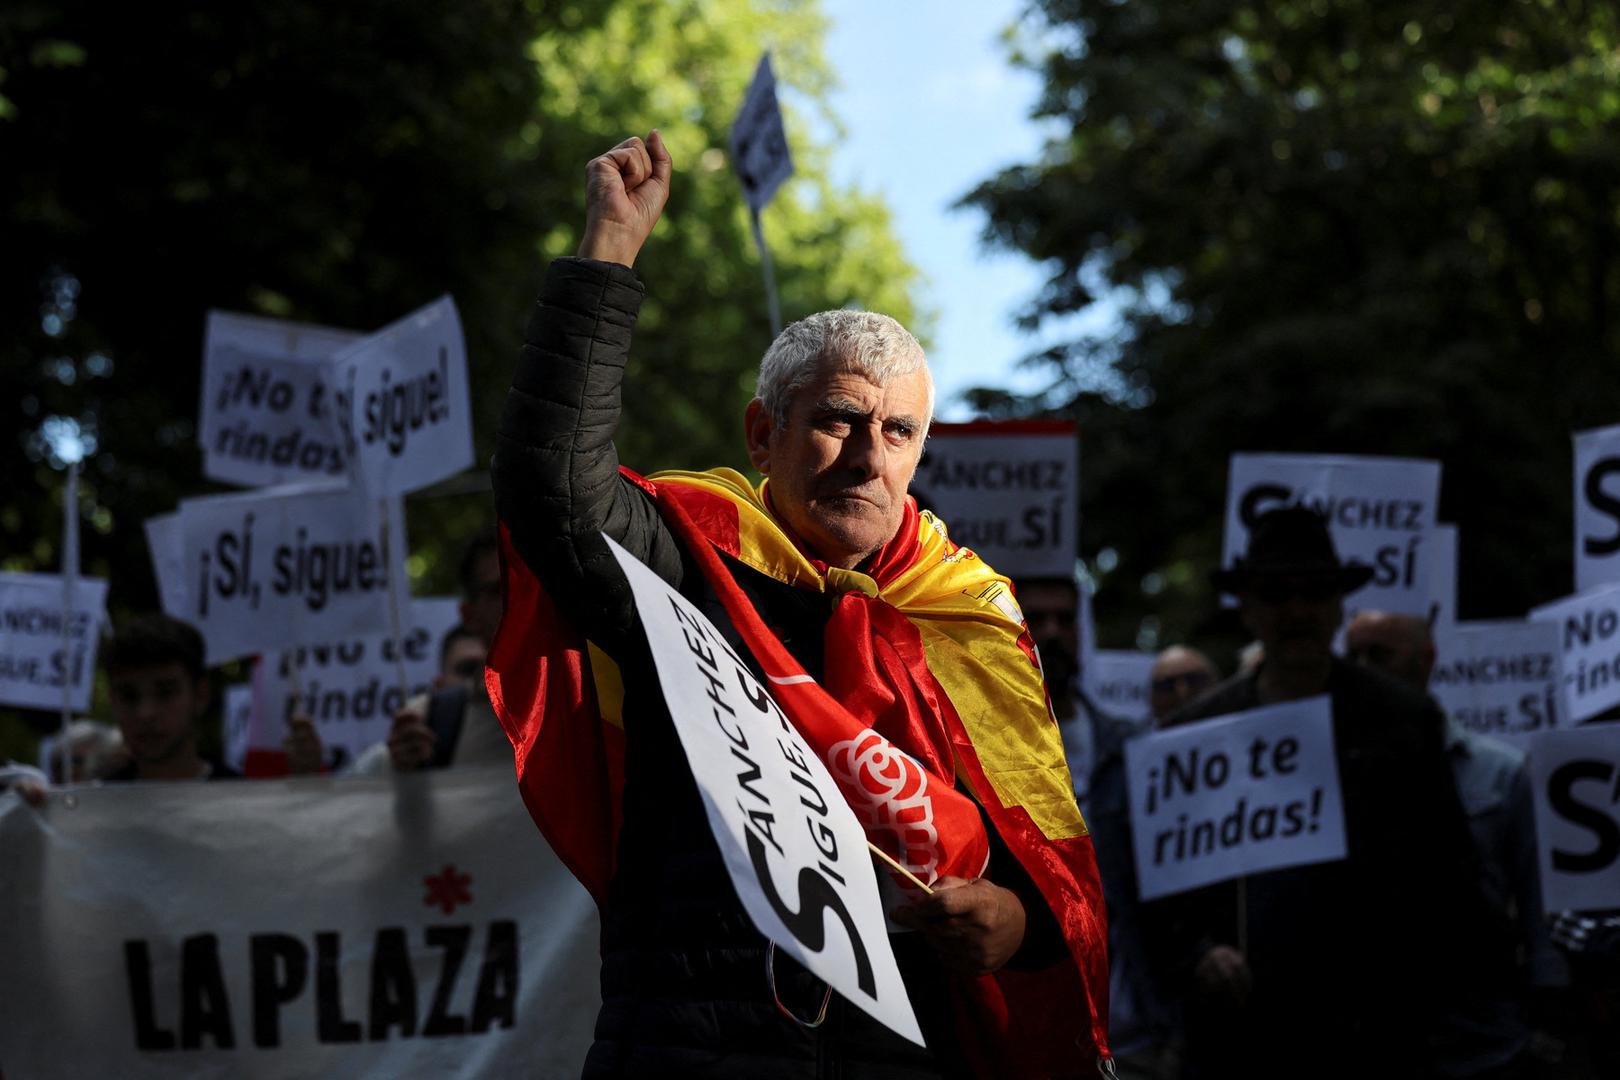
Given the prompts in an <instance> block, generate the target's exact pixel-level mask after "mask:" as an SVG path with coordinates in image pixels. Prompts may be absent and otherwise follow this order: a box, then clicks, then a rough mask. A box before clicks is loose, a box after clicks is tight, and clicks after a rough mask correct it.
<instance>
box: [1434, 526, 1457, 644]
mask: <svg viewBox="0 0 1620 1080" xmlns="http://www.w3.org/2000/svg"><path fill="white" fill-rule="evenodd" d="M1429 597H1430V601H1431V602H1430V604H1429V625H1430V626H1431V627H1433V628H1434V630H1435V631H1436V632H1442V631H1444V630H1445V628H1446V627H1448V626H1452V625H1454V624H1455V623H1456V621H1457V526H1455V525H1444V524H1441V525H1436V526H1435V527H1434V541H1433V543H1432V544H1431V546H1430V548H1429Z"/></svg>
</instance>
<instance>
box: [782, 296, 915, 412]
mask: <svg viewBox="0 0 1620 1080" xmlns="http://www.w3.org/2000/svg"><path fill="white" fill-rule="evenodd" d="M822 370H828V371H843V372H850V373H852V374H855V375H860V376H862V377H863V378H867V379H870V380H872V381H873V382H874V383H876V384H877V385H879V386H887V385H888V384H889V383H890V382H892V381H894V380H895V379H896V378H899V377H900V376H902V375H910V374H911V373H912V372H914V371H921V372H922V373H923V375H924V376H925V377H926V378H927V380H928V415H927V416H925V417H923V425H924V428H923V434H925V435H926V434H927V425H928V424H929V423H930V422H931V421H932V420H933V417H934V377H933V376H932V375H931V374H929V371H928V358H927V357H925V356H924V355H923V349H922V346H921V345H919V344H917V339H916V338H914V337H912V336H911V331H909V330H907V329H906V328H905V327H904V326H901V325H900V324H899V323H898V322H896V321H895V320H894V319H891V318H890V317H889V316H887V315H879V314H878V313H877V312H875V311H848V310H840V311H822V312H818V313H817V314H815V315H810V316H807V317H805V318H803V319H800V320H799V321H798V322H796V323H793V324H792V325H790V326H789V327H788V328H787V329H786V330H783V331H782V332H781V334H779V335H777V338H776V340H775V341H773V342H771V347H770V348H769V349H766V350H765V357H764V359H762V360H761V361H760V362H759V386H758V388H757V389H756V390H755V391H754V396H756V397H757V398H759V400H760V401H761V402H763V403H764V405H765V409H766V411H768V412H769V413H770V415H771V418H772V419H773V420H775V421H776V423H777V424H778V425H782V424H786V423H787V411H788V403H789V402H790V401H792V400H793V395H794V394H795V393H797V392H798V391H799V390H800V389H801V388H802V387H804V386H805V385H806V384H807V383H809V382H810V380H811V379H813V378H815V377H816V375H817V374H818V373H819V372H820V371H822Z"/></svg>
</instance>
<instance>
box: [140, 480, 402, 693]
mask: <svg viewBox="0 0 1620 1080" xmlns="http://www.w3.org/2000/svg"><path fill="white" fill-rule="evenodd" d="M387 505H388V509H389V515H390V519H391V521H390V524H389V526H388V532H389V537H388V540H389V542H388V543H387V544H384V543H383V536H382V532H383V515H382V512H381V508H380V506H379V503H378V500H376V499H367V498H364V497H362V496H360V495H359V494H358V493H356V492H353V491H351V490H349V489H348V488H343V487H331V486H315V485H301V486H288V487H284V488H264V489H261V490H259V491H254V492H247V493H243V494H240V495H212V496H208V497H206V498H201V499H186V500H183V501H182V502H181V503H180V525H179V530H178V531H179V533H180V578H179V580H180V585H179V586H178V587H176V588H175V589H174V590H173V591H176V592H178V593H179V594H180V595H179V597H178V599H180V600H182V601H183V603H182V604H181V606H180V608H179V609H178V610H175V609H172V608H169V607H168V606H167V605H168V603H169V602H170V600H171V599H175V597H171V596H170V595H169V591H170V590H164V604H165V610H167V611H168V612H169V614H170V615H173V616H175V617H176V618H179V619H183V620H185V621H186V622H189V623H191V624H192V625H193V626H195V627H196V628H197V629H198V630H200V631H201V632H202V635H203V638H204V639H205V640H206V641H207V643H208V662H209V663H210V664H217V663H221V662H223V661H226V660H230V659H232V658H234V657H238V656H245V655H247V654H249V653H260V652H271V651H274V650H278V649H284V648H287V647H288V646H290V645H296V644H299V643H307V642H324V641H334V640H339V639H342V638H346V637H349V636H351V635H355V634H366V633H373V632H375V631H377V630H379V629H381V628H384V627H387V626H388V581H389V576H390V575H391V574H394V575H398V576H399V578H400V580H401V582H403V581H404V580H405V579H404V574H405V560H404V550H405V528H404V510H403V507H402V506H401V504H400V502H399V501H398V500H397V499H396V500H390V501H389V502H388V504H387ZM148 524H149V526H150V524H151V523H148ZM159 531H160V533H161V532H162V530H161V529H160V530H159ZM148 535H149V536H150V535H151V530H150V528H149V530H148ZM385 550H386V551H387V555H386V557H385Z"/></svg>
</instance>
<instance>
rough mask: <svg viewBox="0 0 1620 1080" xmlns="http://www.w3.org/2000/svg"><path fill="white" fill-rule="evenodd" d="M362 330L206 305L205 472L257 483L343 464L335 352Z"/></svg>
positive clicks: (314, 474)
mask: <svg viewBox="0 0 1620 1080" xmlns="http://www.w3.org/2000/svg"><path fill="white" fill-rule="evenodd" d="M359 339H360V335H359V334H357V333H354V332H353V331H349V330H336V329H333V328H331V327H328V326H312V325H310V324H308V323H295V322H287V321H285V320H282V319H265V318H259V317H257V316H253V315H237V314H234V313H232V312H226V311H210V312H209V313H208V331H207V337H206V339H205V342H204V345H203V371H202V403H201V408H200V409H199V410H198V415H199V417H200V420H199V422H198V425H197V427H198V431H197V435H198V440H199V441H200V442H201V443H202V450H203V474H204V475H206V476H209V477H212V478H213V479H215V480H224V481H226V482H227V483H233V484H243V485H246V486H248V487H262V486H264V485H268V484H285V483H292V482H296V481H300V480H330V479H335V478H340V477H342V476H343V475H344V474H345V472H346V470H347V454H346V452H345V449H344V445H343V436H342V429H341V428H340V427H339V426H338V418H337V413H336V411H335V409H334V404H335V403H334V401H333V396H332V358H333V357H334V356H335V355H336V354H337V353H338V351H339V350H341V349H343V348H344V347H346V346H348V345H350V344H351V343H353V342H355V341H358V340H359Z"/></svg>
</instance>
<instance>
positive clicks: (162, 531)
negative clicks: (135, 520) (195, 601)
mask: <svg viewBox="0 0 1620 1080" xmlns="http://www.w3.org/2000/svg"><path fill="white" fill-rule="evenodd" d="M145 530H146V548H147V551H148V552H150V553H151V556H152V576H153V577H154V578H156V579H157V591H158V602H159V604H161V605H162V607H163V610H164V611H166V612H168V613H169V614H171V615H175V616H176V617H179V613H180V612H182V611H184V610H186V584H187V582H186V544H185V534H184V533H182V532H181V530H180V513H179V511H176V512H174V513H172V514H159V515H158V516H157V517H150V518H147V519H146V524H145Z"/></svg>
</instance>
